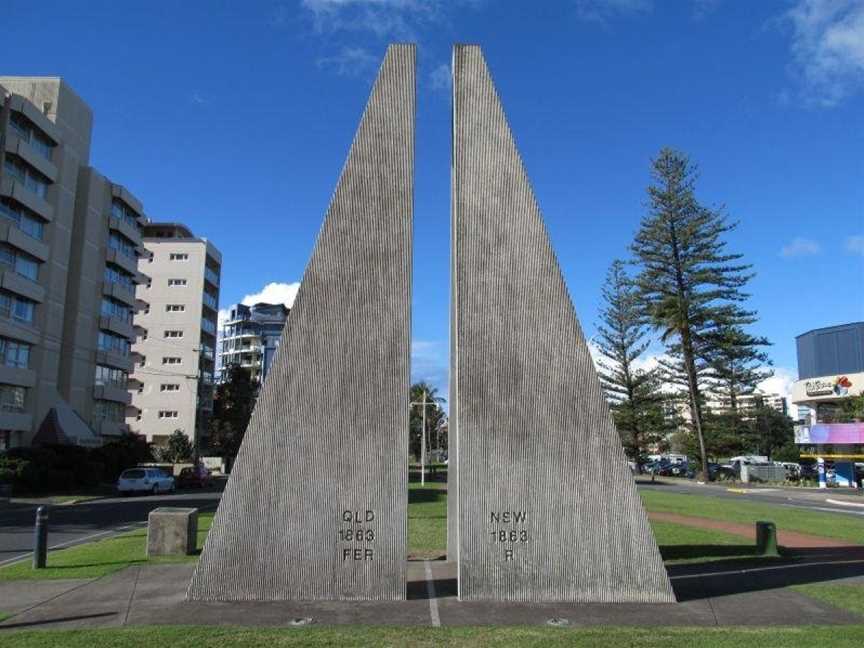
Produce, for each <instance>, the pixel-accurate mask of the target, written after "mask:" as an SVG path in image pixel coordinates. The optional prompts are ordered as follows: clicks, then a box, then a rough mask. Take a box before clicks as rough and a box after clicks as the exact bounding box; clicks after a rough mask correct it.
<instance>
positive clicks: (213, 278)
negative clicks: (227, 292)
mask: <svg viewBox="0 0 864 648" xmlns="http://www.w3.org/2000/svg"><path fill="white" fill-rule="evenodd" d="M204 280H205V281H208V282H210V284H212V285H213V286H215V287H216V288H218V287H219V275H218V274H216V273H215V272H214V271H213V270H211V269H210V268H208V267H207V266H204Z"/></svg>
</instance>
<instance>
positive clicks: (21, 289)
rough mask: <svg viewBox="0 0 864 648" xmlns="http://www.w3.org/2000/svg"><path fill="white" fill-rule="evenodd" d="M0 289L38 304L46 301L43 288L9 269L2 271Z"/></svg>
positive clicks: (0, 271) (0, 272)
mask: <svg viewBox="0 0 864 648" xmlns="http://www.w3.org/2000/svg"><path fill="white" fill-rule="evenodd" d="M0 287H2V288H5V289H6V290H8V291H10V292H13V293H15V294H16V295H21V296H22V297H26V298H27V299H30V300H33V301H35V302H38V303H42V302H43V301H45V289H44V288H43V287H42V286H40V285H39V284H38V283H36V282H35V281H32V280H30V279H27V278H26V277H22V276H21V275H19V274H18V273H17V272H15V271H14V270H10V269H8V268H5V269H3V270H0Z"/></svg>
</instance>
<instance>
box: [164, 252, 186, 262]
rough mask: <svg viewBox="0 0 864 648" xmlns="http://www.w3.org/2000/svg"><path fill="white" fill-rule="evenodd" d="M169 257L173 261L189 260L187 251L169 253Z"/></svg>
mask: <svg viewBox="0 0 864 648" xmlns="http://www.w3.org/2000/svg"><path fill="white" fill-rule="evenodd" d="M168 258H169V259H170V260H171V261H188V260H189V255H188V254H186V253H185V252H172V253H171V254H169V255H168Z"/></svg>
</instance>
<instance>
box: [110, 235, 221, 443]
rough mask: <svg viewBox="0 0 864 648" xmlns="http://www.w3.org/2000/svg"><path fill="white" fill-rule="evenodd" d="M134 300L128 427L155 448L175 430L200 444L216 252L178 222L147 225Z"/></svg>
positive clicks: (207, 394) (209, 379)
mask: <svg viewBox="0 0 864 648" xmlns="http://www.w3.org/2000/svg"><path fill="white" fill-rule="evenodd" d="M143 235H144V248H145V250H146V254H145V256H144V257H142V258H141V259H140V261H139V270H140V272H141V273H142V274H146V275H147V276H148V277H149V281H148V282H147V283H146V284H143V285H140V286H138V289H137V296H138V298H139V300H140V301H141V302H142V303H146V304H147V307H146V308H145V309H144V310H143V311H141V312H139V313H138V314H137V315H136V318H135V324H136V326H138V327H139V328H140V330H139V337H138V338H137V340H136V341H135V344H134V345H133V347H132V351H133V354H134V355H135V360H136V362H135V368H134V373H133V374H132V376H131V377H130V387H131V389H132V405H131V408H130V410H129V412H128V416H127V418H126V421H127V422H128V424H129V427H130V429H131V430H132V431H133V432H135V433H138V434H141V435H144V436H146V437H147V440H148V441H150V442H153V443H155V444H157V445H164V444H165V442H166V441H167V439H168V437H169V436H170V435H171V434H172V433H173V432H174V431H175V430H180V431H182V432H183V433H185V434H186V435H187V436H188V437H189V438H190V440H191V441H193V442H194V443H198V444H199V445H200V444H202V443H203V442H204V441H205V437H206V430H207V421H208V418H209V416H210V413H211V412H212V410H213V382H214V375H213V374H214V370H215V352H216V328H217V318H218V311H219V281H220V276H221V272H222V254H221V253H220V252H219V250H217V249H216V247H215V246H214V245H213V244H212V243H211V242H210V241H208V240H207V239H203V238H198V237H196V236H195V235H194V234H193V233H192V232H191V231H190V230H189V229H188V228H187V227H186V226H185V225H181V224H179V223H148V224H147V225H145V226H144V228H143Z"/></svg>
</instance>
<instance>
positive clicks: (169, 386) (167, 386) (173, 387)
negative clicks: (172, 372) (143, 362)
mask: <svg viewBox="0 0 864 648" xmlns="http://www.w3.org/2000/svg"><path fill="white" fill-rule="evenodd" d="M159 391H163V392H176V391H180V385H179V384H177V383H162V384H161V385H159Z"/></svg>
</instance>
